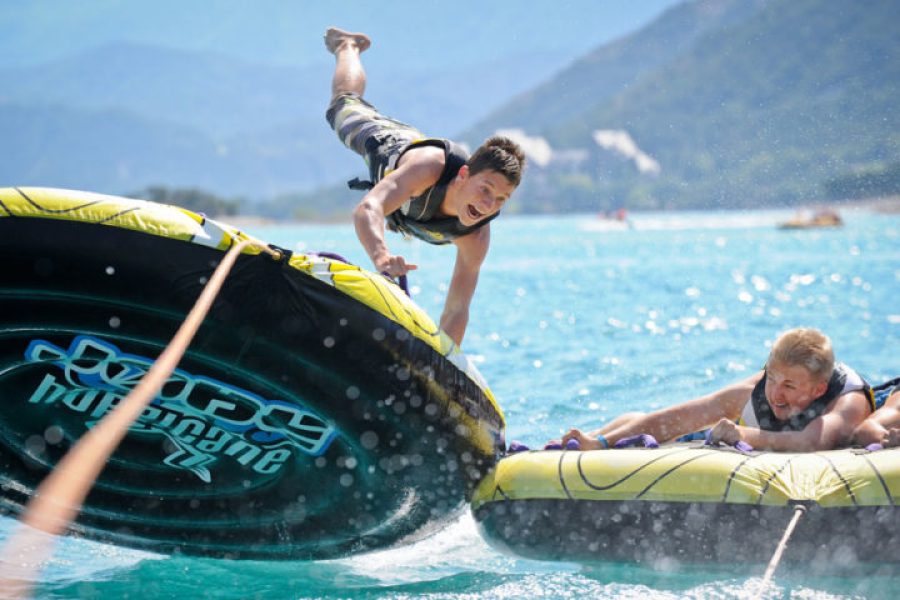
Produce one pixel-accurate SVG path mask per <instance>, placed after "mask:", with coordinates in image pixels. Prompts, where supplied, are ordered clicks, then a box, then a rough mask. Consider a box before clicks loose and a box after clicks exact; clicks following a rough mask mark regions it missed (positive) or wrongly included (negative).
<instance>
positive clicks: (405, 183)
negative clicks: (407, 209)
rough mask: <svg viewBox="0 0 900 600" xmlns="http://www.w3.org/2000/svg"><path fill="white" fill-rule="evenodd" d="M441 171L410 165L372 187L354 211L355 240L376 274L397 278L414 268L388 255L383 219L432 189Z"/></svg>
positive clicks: (427, 164) (423, 163) (434, 165)
mask: <svg viewBox="0 0 900 600" xmlns="http://www.w3.org/2000/svg"><path fill="white" fill-rule="evenodd" d="M442 169H443V164H442V163H440V162H435V161H430V160H414V161H410V162H409V163H408V164H406V165H404V166H402V167H400V168H398V169H397V170H396V171H394V172H392V173H390V174H389V175H387V176H386V177H385V178H384V179H382V180H381V181H379V182H378V183H377V184H375V187H373V188H372V189H371V190H369V191H368V193H367V194H366V195H365V196H363V199H362V201H361V202H360V203H359V204H358V205H357V206H356V209H354V211H353V224H354V226H355V227H356V236H357V237H358V238H359V241H360V243H362V245H363V248H365V250H366V254H368V255H369V258H370V259H372V264H374V265H375V269H376V270H378V272H380V273H387V274H388V275H390V276H391V277H399V276H400V275H405V274H406V273H407V271H412V270H414V269H416V268H417V266H416V265H414V264H408V263H407V262H406V260H405V259H404V258H403V257H402V256H400V255H394V254H392V253H391V251H390V249H389V248H388V246H387V243H386V242H385V240H384V218H385V216H387V215H389V214H391V213H392V212H394V211H395V210H398V209H399V208H400V207H401V206H403V203H404V202H406V201H407V200H408V199H409V198H411V197H413V196H415V195H416V194H418V193H420V192H421V191H422V190H425V189H428V188H429V187H430V186H432V185H433V184H434V183H435V182H436V181H437V179H438V177H439V176H440V173H441V170H442Z"/></svg>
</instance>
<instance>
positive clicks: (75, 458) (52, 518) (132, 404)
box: [0, 239, 281, 598]
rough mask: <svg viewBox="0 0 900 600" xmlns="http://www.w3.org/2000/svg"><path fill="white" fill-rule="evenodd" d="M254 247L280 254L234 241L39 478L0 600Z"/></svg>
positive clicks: (29, 577)
mask: <svg viewBox="0 0 900 600" xmlns="http://www.w3.org/2000/svg"><path fill="white" fill-rule="evenodd" d="M249 245H255V246H257V247H259V248H260V249H261V250H262V251H264V252H266V253H269V254H271V255H272V256H274V257H276V258H280V256H281V255H280V253H277V252H275V251H273V250H272V249H270V248H268V247H267V246H266V245H265V244H262V243H261V242H258V241H256V240H253V239H246V240H243V241H240V242H239V243H237V244H235V245H234V246H232V247H231V249H230V250H229V251H228V252H227V253H226V254H225V257H224V258H222V261H221V262H220V263H219V265H218V266H217V267H216V270H215V271H214V272H213V274H212V276H211V277H210V278H209V281H208V282H207V284H206V286H204V288H203V291H202V292H201V293H200V296H199V297H198V298H197V301H196V302H195V303H194V306H193V307H192V308H191V311H190V312H189V313H188V315H187V317H185V319H184V322H183V323H182V324H181V326H180V327H179V328H178V331H177V332H176V333H175V336H174V337H173V338H172V340H171V341H170V342H169V345H168V346H166V348H165V349H164V350H163V352H162V354H160V355H159V358H157V359H156V361H155V362H154V363H153V365H152V366H151V367H150V369H149V370H148V371H147V373H146V374H145V375H144V377H143V378H142V379H141V381H140V383H138V385H137V386H136V387H135V388H134V389H133V390H132V391H131V392H130V393H129V394H128V395H127V396H125V398H124V399H123V400H122V401H121V402H120V403H119V404H118V405H117V406H116V408H115V409H114V410H112V411H111V412H110V413H109V414H107V415H106V416H104V417H103V418H102V419H101V420H100V421H99V422H98V423H97V425H95V426H94V427H92V428H91V429H90V430H89V431H88V432H87V433H86V434H84V435H83V436H82V437H81V439H79V440H78V442H77V443H76V444H75V445H74V446H73V447H72V448H71V449H70V450H69V452H68V453H66V455H65V456H64V457H63V458H62V460H60V461H59V463H57V465H56V468H54V469H53V471H52V472H51V473H50V474H49V475H48V476H47V478H46V479H44V481H43V482H41V485H40V486H39V487H38V489H37V492H36V493H35V495H34V498H33V499H32V500H31V502H29V503H28V506H27V507H26V509H25V514H24V516H23V517H22V519H21V521H22V523H24V524H25V525H26V526H25V527H20V529H19V530H18V531H16V533H14V534H13V535H12V536H11V537H10V539H9V540H8V541H7V543H6V545H5V546H4V548H3V551H2V554H0V598H27V597H29V592H30V589H31V586H32V584H33V583H34V582H35V577H34V576H35V574H36V572H37V571H38V570H39V568H40V564H41V563H42V562H43V561H44V560H46V558H47V557H48V556H49V554H50V550H51V548H52V545H53V542H54V540H55V536H58V535H61V534H62V533H64V532H65V531H66V530H67V529H68V527H69V524H70V523H71V522H72V521H73V520H74V519H75V517H76V516H77V515H78V512H79V511H80V510H81V506H82V504H83V503H84V499H85V497H86V496H87V494H88V492H89V491H90V489H91V487H93V485H94V482H95V481H96V479H97V476H98V475H99V474H100V471H101V470H102V469H103V467H104V466H105V465H106V462H107V461H108V460H109V457H110V456H111V455H112V453H113V452H114V451H115V449H116V447H117V446H118V445H119V442H121V441H122V438H124V437H125V435H126V434H127V433H128V429H129V428H130V427H131V425H132V424H133V423H134V422H135V420H137V418H138V417H139V416H140V415H141V414H142V413H143V411H144V409H145V408H146V407H147V405H148V404H150V402H152V401H153V398H155V397H156V395H157V394H158V393H159V390H160V389H162V386H163V385H164V384H165V382H166V381H167V380H168V379H169V376H170V375H171V374H172V372H173V371H174V370H175V367H177V366H178V363H179V361H180V360H181V358H182V356H184V353H185V351H186V350H187V347H188V345H189V344H190V343H191V340H192V339H193V338H194V335H195V334H196V333H197V330H198V329H199V328H200V325H201V324H202V323H203V320H204V319H205V318H206V315H207V314H208V313H209V309H210V308H211V307H212V304H213V302H214V301H215V299H216V297H217V296H218V294H219V291H220V290H221V289H222V284H223V283H224V282H225V278H226V277H228V274H229V273H230V272H231V269H232V267H233V266H234V263H235V262H236V261H237V257H238V256H239V255H240V253H241V251H242V250H243V249H244V248H246V247H247V246H249Z"/></svg>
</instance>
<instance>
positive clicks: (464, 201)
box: [454, 167, 516, 227]
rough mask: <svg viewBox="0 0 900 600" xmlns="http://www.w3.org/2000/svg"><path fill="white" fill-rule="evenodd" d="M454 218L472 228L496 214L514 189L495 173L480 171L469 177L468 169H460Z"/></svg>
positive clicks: (503, 177) (504, 178)
mask: <svg viewBox="0 0 900 600" xmlns="http://www.w3.org/2000/svg"><path fill="white" fill-rule="evenodd" d="M457 178H458V179H459V185H460V187H459V193H458V195H457V197H456V206H455V207H454V208H455V209H456V210H455V212H456V216H457V218H458V219H459V222H460V223H462V224H463V225H465V226H467V227H468V226H472V225H475V224H476V223H478V222H479V221H483V220H485V219H487V218H488V217H490V216H492V215H494V214H496V213H497V212H499V211H500V209H501V208H503V204H504V203H505V202H506V201H507V200H508V199H509V197H510V196H511V195H512V193H513V191H514V190H515V189H516V188H515V186H514V185H513V184H511V183H510V182H509V180H508V179H506V177H505V176H503V175H501V174H500V173H498V172H497V171H487V170H486V171H481V172H480V173H476V174H475V175H470V174H469V170H468V167H463V168H462V169H460V172H459V174H458V175H457Z"/></svg>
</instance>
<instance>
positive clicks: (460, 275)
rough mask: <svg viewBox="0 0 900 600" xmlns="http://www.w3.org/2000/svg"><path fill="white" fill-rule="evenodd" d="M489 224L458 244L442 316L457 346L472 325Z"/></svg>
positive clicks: (485, 253)
mask: <svg viewBox="0 0 900 600" xmlns="http://www.w3.org/2000/svg"><path fill="white" fill-rule="evenodd" d="M490 228H491V226H490V224H488V225H485V226H484V227H481V228H479V229H477V230H475V231H473V232H472V233H470V234H468V235H464V236H462V237H460V238H457V239H456V240H455V244H456V264H455V265H454V266H453V277H452V278H451V279H450V288H449V289H448V290H447V299H446V300H445V301H444V312H443V313H442V314H441V329H443V330H444V331H445V332H446V333H447V335H449V336H450V338H451V339H452V340H453V341H454V342H456V344H457V345H462V340H463V336H464V335H465V333H466V325H468V323H469V305H470V304H471V303H472V296H474V294H475V286H477V285H478V274H479V272H480V271H481V265H482V263H483V262H484V258H485V256H487V251H488V247H489V246H490V243H491V231H490Z"/></svg>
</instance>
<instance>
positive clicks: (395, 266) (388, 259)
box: [374, 254, 419, 277]
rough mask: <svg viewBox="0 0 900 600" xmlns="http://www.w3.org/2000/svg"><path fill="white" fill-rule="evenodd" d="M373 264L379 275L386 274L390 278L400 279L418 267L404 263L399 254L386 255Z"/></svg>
mask: <svg viewBox="0 0 900 600" xmlns="http://www.w3.org/2000/svg"><path fill="white" fill-rule="evenodd" d="M374 262H375V268H376V269H377V270H378V272H379V273H387V274H388V276H390V277H400V276H401V275H406V274H407V273H408V272H409V271H415V270H416V269H418V268H419V265H416V264H413V263H408V262H406V259H405V258H403V257H402V256H400V255H399V254H387V255H385V256H384V257H379V258H378V259H377V260H376V261H374Z"/></svg>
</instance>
